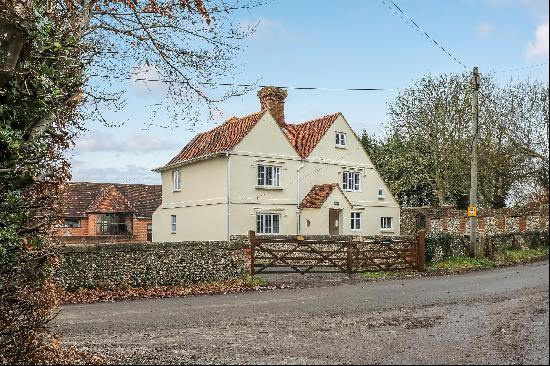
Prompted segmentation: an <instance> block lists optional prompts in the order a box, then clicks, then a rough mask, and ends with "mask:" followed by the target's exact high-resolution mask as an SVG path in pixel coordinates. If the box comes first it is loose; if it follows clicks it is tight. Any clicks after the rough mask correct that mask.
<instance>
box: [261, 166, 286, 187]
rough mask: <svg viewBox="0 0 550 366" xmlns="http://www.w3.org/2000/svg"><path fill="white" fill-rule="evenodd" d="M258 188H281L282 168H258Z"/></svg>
mask: <svg viewBox="0 0 550 366" xmlns="http://www.w3.org/2000/svg"><path fill="white" fill-rule="evenodd" d="M269 180H270V182H269V184H268V181H269ZM256 186H258V187H274V188H280V187H281V167H280V166H276V165H258V166H257V168H256Z"/></svg>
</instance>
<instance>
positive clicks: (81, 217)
mask: <svg viewBox="0 0 550 366" xmlns="http://www.w3.org/2000/svg"><path fill="white" fill-rule="evenodd" d="M160 201H161V187H160V186H159V185H146V184H112V183H87V182H70V183H67V185H66V186H65V190H64V193H63V196H62V200H61V202H62V205H63V209H62V214H61V216H60V218H59V224H58V226H57V228H56V235H57V236H58V239H60V240H61V241H62V242H64V243H91V242H126V241H151V240H152V226H151V225H152V223H151V221H152V220H151V216H152V214H153V211H154V210H155V209H156V208H157V207H158V206H159V204H160Z"/></svg>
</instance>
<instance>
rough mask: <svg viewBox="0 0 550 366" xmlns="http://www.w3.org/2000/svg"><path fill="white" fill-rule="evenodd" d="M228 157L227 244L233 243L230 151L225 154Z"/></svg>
mask: <svg viewBox="0 0 550 366" xmlns="http://www.w3.org/2000/svg"><path fill="white" fill-rule="evenodd" d="M225 156H227V243H229V242H230V241H231V155H230V154H229V151H226V152H225Z"/></svg>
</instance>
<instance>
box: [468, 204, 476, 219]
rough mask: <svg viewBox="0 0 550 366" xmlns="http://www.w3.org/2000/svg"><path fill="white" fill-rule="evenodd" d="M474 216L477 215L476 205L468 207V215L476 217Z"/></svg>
mask: <svg viewBox="0 0 550 366" xmlns="http://www.w3.org/2000/svg"><path fill="white" fill-rule="evenodd" d="M476 216H477V207H475V206H469V207H468V217H476Z"/></svg>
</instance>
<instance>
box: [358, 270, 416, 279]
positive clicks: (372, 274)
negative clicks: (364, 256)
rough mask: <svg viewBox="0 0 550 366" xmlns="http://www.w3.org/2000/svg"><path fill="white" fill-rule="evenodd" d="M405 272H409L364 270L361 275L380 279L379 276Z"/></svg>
mask: <svg viewBox="0 0 550 366" xmlns="http://www.w3.org/2000/svg"><path fill="white" fill-rule="evenodd" d="M405 273H407V272H397V271H380V272H362V273H360V276H361V277H363V278H371V279H378V278H387V277H395V276H402V275H404V274H405Z"/></svg>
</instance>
